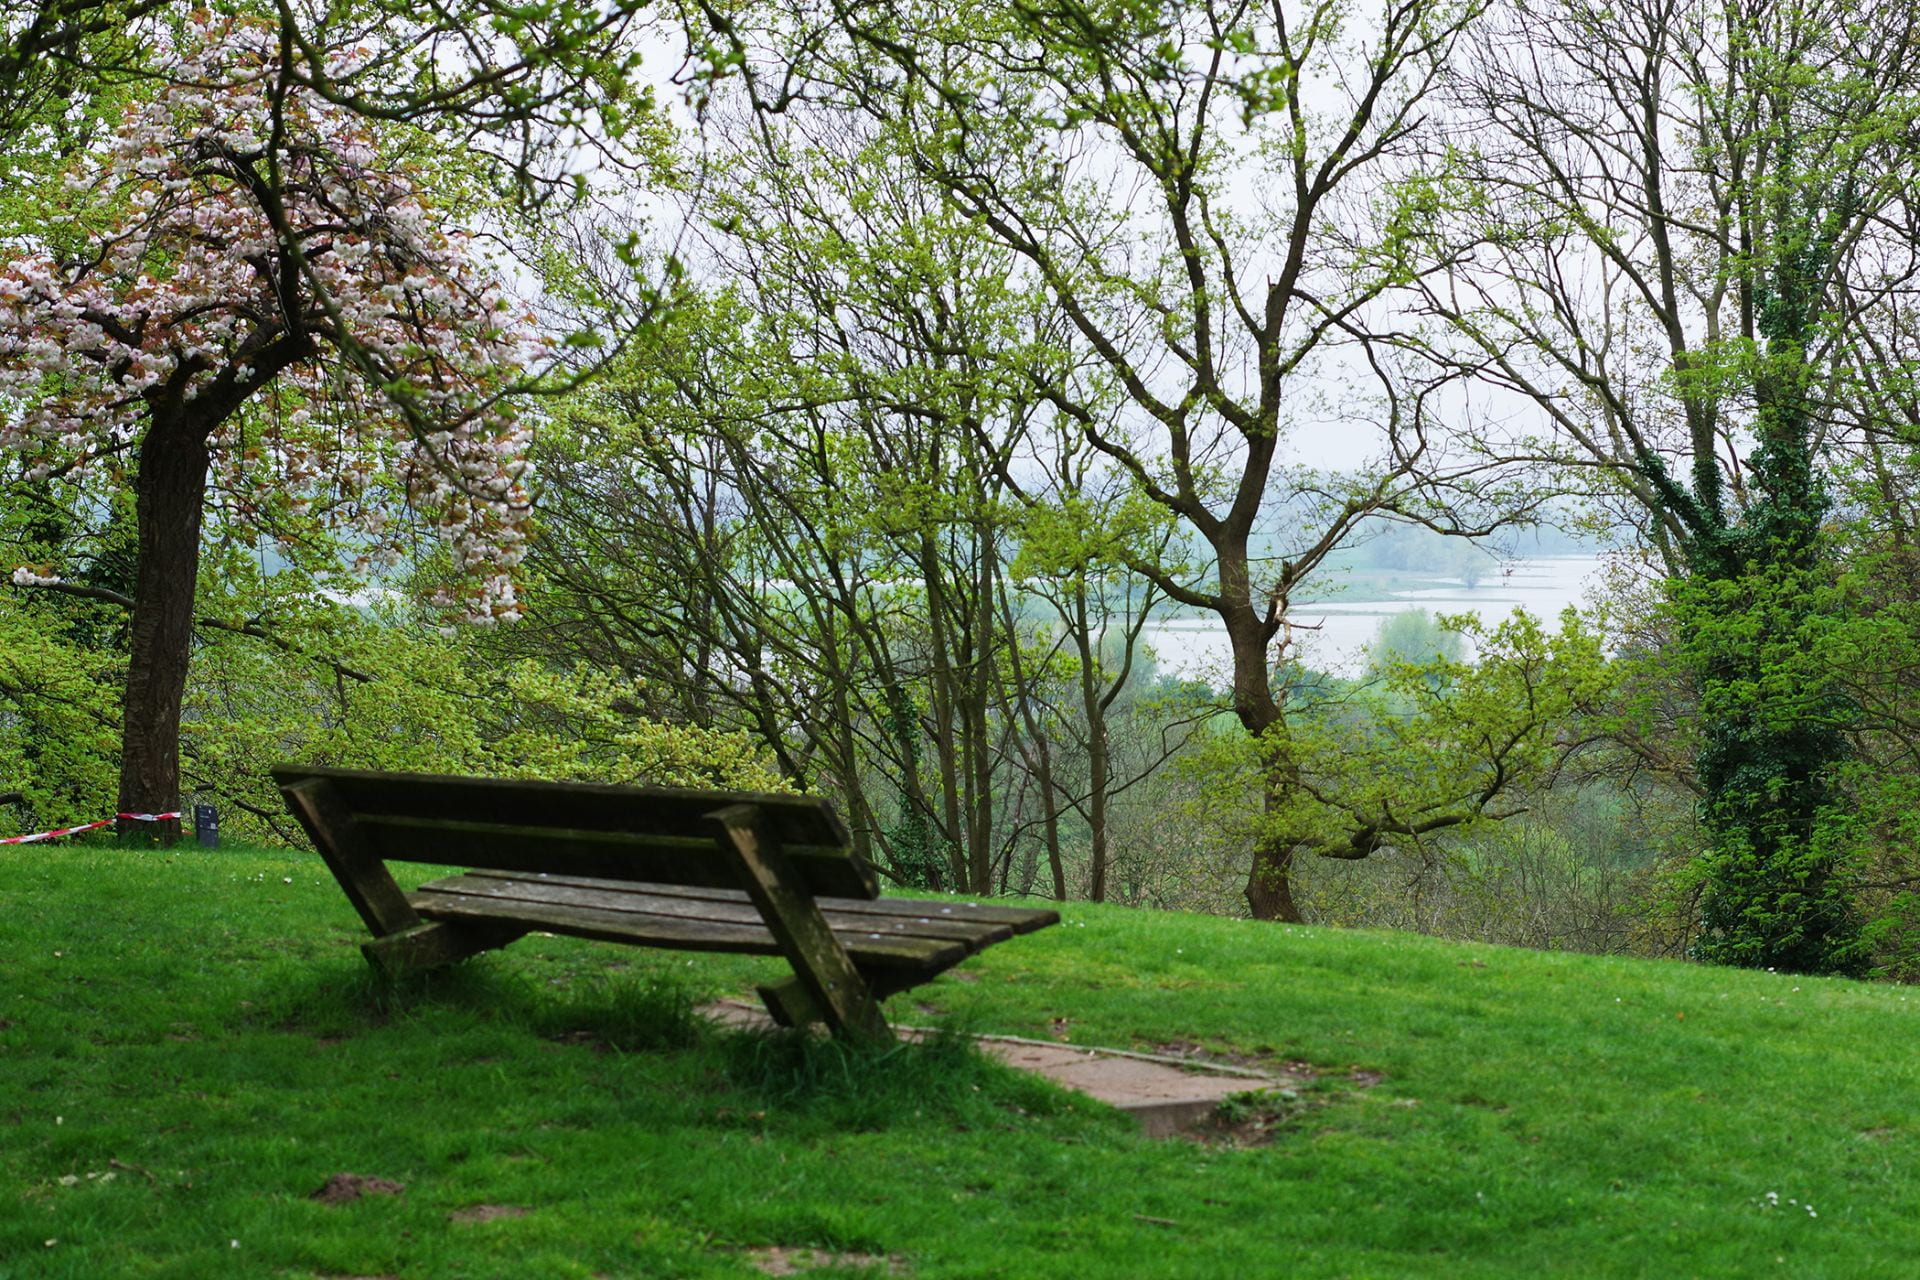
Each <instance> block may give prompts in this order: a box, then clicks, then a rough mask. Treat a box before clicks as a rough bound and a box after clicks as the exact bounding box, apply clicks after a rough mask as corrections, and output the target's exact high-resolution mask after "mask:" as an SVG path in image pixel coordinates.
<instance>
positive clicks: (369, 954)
mask: <svg viewBox="0 0 1920 1280" xmlns="http://www.w3.org/2000/svg"><path fill="white" fill-rule="evenodd" d="M526 932H527V930H526V929H525V928H523V927H521V926H519V925H514V924H504V923H500V922H497V921H496V922H481V921H472V922H469V923H465V924H461V923H456V922H454V921H451V920H434V921H429V922H428V923H426V924H420V925H416V926H414V927H413V928H411V929H403V930H401V931H400V932H399V933H390V934H388V935H387V936H386V937H384V938H375V939H374V940H373V941H372V942H365V943H362V944H361V945H360V954H361V955H363V956H365V957H366V958H367V963H369V964H371V965H372V966H373V967H374V968H375V969H378V970H379V971H380V972H381V973H382V974H384V975H386V976H387V977H389V978H398V977H400V976H402V975H404V974H408V973H418V972H420V971H422V970H426V969H437V968H439V967H441V966H442V965H448V964H452V963H454V962H455V961H458V960H465V959H466V958H467V957H469V956H473V955H478V954H479V953H480V952H482V951H491V950H493V949H494V948H496V947H504V946H506V945H507V944H508V943H509V942H512V941H513V940H514V939H515V938H519V937H521V936H523V935H524V934H525V933H526Z"/></svg>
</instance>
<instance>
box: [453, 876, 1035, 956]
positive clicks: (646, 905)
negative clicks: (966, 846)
mask: <svg viewBox="0 0 1920 1280" xmlns="http://www.w3.org/2000/svg"><path fill="white" fill-rule="evenodd" d="M420 892H422V893H464V894H468V895H470V896H472V897H476V898H498V899H514V900H520V901H526V902H543V903H552V904H554V905H556V906H563V907H591V908H595V909H598V910H603V911H639V912H645V913H647V914H651V915H663V916H679V917H681V918H683V919H688V920H720V921H726V922H729V923H733V924H758V923H760V922H761V916H760V910H759V908H757V907H755V906H754V905H753V903H752V901H751V900H749V899H748V897H747V895H746V894H745V893H744V892H740V891H735V892H733V893H732V894H730V895H727V896H725V897H722V896H720V891H718V890H700V891H698V892H696V893H687V892H683V891H681V890H678V889H676V888H675V887H674V886H672V885H657V884H649V885H641V884H627V883H621V882H620V881H615V880H600V881H595V882H594V884H593V887H591V888H588V887H586V886H584V885H581V884H577V883H565V882H561V881H555V880H550V879H547V878H546V877H543V876H539V875H532V876H528V875H514V876H503V875H460V876H448V877H446V878H444V879H440V880H434V881H431V882H429V883H427V884H423V885H421V886H420ZM815 901H816V902H818V903H819V905H820V914H821V915H822V917H824V918H825V920H826V921H827V923H828V924H829V925H831V926H832V928H833V931H834V932H835V933H837V934H841V935H843V936H852V935H854V934H859V933H882V934H893V935H899V936H904V937H920V938H945V939H950V940H952V941H955V942H960V943H963V944H965V945H966V947H967V949H968V950H969V951H978V950H980V949H981V948H982V947H986V946H991V945H992V944H993V943H996V942H1004V941H1006V940H1007V939H1008V938H1011V937H1012V936H1013V930H1012V929H1011V928H1009V927H1008V926H1007V925H1004V924H998V923H995V922H992V921H984V920H955V919H951V918H948V917H915V916H900V915H882V914H878V913H872V912H858V911H836V910H834V909H833V908H832V907H831V906H830V904H831V903H833V902H837V901H845V899H831V898H819V899H815ZM859 905H866V904H859Z"/></svg>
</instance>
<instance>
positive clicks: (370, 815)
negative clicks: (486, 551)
mask: <svg viewBox="0 0 1920 1280" xmlns="http://www.w3.org/2000/svg"><path fill="white" fill-rule="evenodd" d="M272 772H273V777H274V781H276V782H277V783H279V785H280V789H281V791H282V792H283V793H286V794H287V796H288V799H289V801H290V802H292V801H293V800H294V799H295V791H294V789H296V788H304V787H305V786H306V785H308V784H313V783H320V784H324V785H323V788H322V789H323V790H324V791H325V792H326V793H328V795H329V797H330V803H329V804H327V805H326V806H325V807H324V810H321V811H316V810H315V808H314V807H313V806H311V805H308V806H304V807H303V806H301V805H298V804H293V805H292V807H293V809H294V812H295V813H298V814H301V818H302V821H303V822H305V823H307V825H308V827H309V833H310V834H312V835H314V836H315V838H316V840H318V839H319V837H320V835H321V833H320V832H318V831H313V830H312V827H313V826H314V824H315V822H316V821H317V822H321V823H326V824H330V825H336V826H340V827H344V828H347V829H343V830H336V831H333V832H331V833H330V835H331V837H332V838H333V839H334V840H335V842H336V843H349V842H350V843H351V844H353V845H356V846H359V847H362V848H364V849H366V850H367V851H368V852H369V853H370V854H372V855H373V856H375V857H378V858H380V859H381V860H383V861H393V862H431V863H438V864H442V865H449V866H462V867H481V868H485V869H487V870H493V871H531V872H540V871H545V872H548V873H551V874H554V875H577V876H594V877H598V878H600V879H605V880H640V881H649V882H652V883H655V884H674V885H687V886H692V887H698V888H715V889H733V888H738V887H739V872H738V871H737V870H736V868H735V865H734V863H733V862H732V861H731V860H729V859H726V858H723V857H721V856H720V852H719V850H718V849H717V848H716V847H715V845H714V834H713V830H712V827H711V825H710V824H709V822H708V821H707V817H708V815H709V814H712V813H714V812H716V811H718V810H721V809H726V808H729V807H730V806H734V805H741V804H750V805H753V806H754V807H756V808H757V809H758V810H759V811H760V815H761V822H762V824H763V826H764V829H765V830H766V832H767V834H768V835H769V836H770V837H771V838H772V839H774V840H775V841H777V842H778V843H779V845H780V848H781V849H782V851H783V852H784V853H785V854H786V856H787V858H788V860H789V861H790V862H791V863H792V865H793V868H794V870H795V871H796V872H797V873H798V874H799V876H800V878H801V879H802V880H803V881H804V883H805V884H806V886H807V887H808V888H809V889H810V890H812V892H813V893H814V894H816V895H818V896H822V897H832V898H876V897H878V896H879V895H880V886H879V882H878V880H877V878H876V877H875V876H874V873H873V869H872V868H871V867H869V866H868V865H867V864H866V863H865V862H864V861H863V860H861V859H860V858H857V857H855V856H854V855H853V852H852V850H851V849H850V848H849V840H848V836H847V829H846V827H845V826H844V825H843V824H842V823H841V821H840V818H839V815H837V814H835V813H834V811H833V807H832V806H831V805H829V804H828V803H827V802H826V801H825V800H819V799H814V798H812V797H808V796H790V795H769V794H765V793H759V792H743V791H700V790H692V789H685V788H679V787H614V786H605V785H600V784H595V783H578V782H517V781H504V780H501V779H497V778H457V777H445V776H442V775H438V774H427V773H373V772H367V771H364V770H358V769H326V768H316V767H310V766H305V765H279V766H276V767H275V768H274V769H273V771H272ZM303 808H304V810H305V811H304V812H303Z"/></svg>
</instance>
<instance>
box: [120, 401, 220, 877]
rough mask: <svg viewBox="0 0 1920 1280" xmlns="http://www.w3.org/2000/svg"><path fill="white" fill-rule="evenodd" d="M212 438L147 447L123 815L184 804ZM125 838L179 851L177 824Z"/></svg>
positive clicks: (123, 755)
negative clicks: (184, 731) (185, 729)
mask: <svg viewBox="0 0 1920 1280" xmlns="http://www.w3.org/2000/svg"><path fill="white" fill-rule="evenodd" d="M207 462H208V451H207V437H206V435H205V433H204V432H199V431H195V430H193V429H192V428H190V427H182V426H181V425H179V424H168V425H167V426H165V427H163V426H161V425H160V424H159V423H156V424H155V425H154V426H153V427H152V428H151V429H150V430H149V431H148V432H147V437H146V439H145V440H144V441H143V442H142V443H141V446H140V461H139V473H138V475H137V476H136V477H135V479H134V518H135V521H136V523H137V524H138V526H139V531H140V561H139V565H138V567H137V569H136V571H135V574H134V588H133V619H132V623H131V626H130V628H129V630H130V632H131V651H130V653H129V656H128V663H127V689H126V696H125V699H124V701H123V702H122V705H121V726H120V811H121V812H122V813H165V812H168V811H171V810H174V809H178V808H179V807H180V701H181V698H182V696H183V695H184V694H185V692H186V687H187V664H188V662H189V661H190V660H191V658H192V655H193V603H194V591H195V588H196V587H197V585H198V582H199V576H200V519H201V513H202V509H203V507H204V505H205V502H206V493H207ZM120 833H121V835H122V836H123V837H130V838H134V839H139V840H152V839H156V838H157V839H159V840H162V841H164V842H166V843H169V844H171V843H172V842H173V841H174V840H175V839H177V838H178V837H179V834H180V824H179V821H178V820H177V819H176V820H173V821H169V822H163V823H153V822H122V823H121V824H120Z"/></svg>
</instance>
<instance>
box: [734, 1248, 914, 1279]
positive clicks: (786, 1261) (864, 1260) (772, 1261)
mask: <svg viewBox="0 0 1920 1280" xmlns="http://www.w3.org/2000/svg"><path fill="white" fill-rule="evenodd" d="M745 1256H746V1259H747V1265H748V1266H750V1267H752V1268H753V1269H754V1270H755V1271H758V1272H759V1273H760V1274H761V1275H767V1276H798V1275H805V1274H806V1273H807V1272H809V1271H816V1270H818V1269H820V1268H821V1267H867V1268H874V1269H878V1270H880V1272H881V1274H883V1275H889V1276H904V1275H906V1274H907V1261H906V1259H905V1258H902V1257H901V1256H900V1255H899V1254H880V1253H834V1252H832V1251H831V1250H828V1249H809V1248H804V1247H802V1248H789V1247H788V1246H786V1245H779V1244H775V1245H768V1246H767V1247H766V1248H764V1249H748V1250H747V1251H746V1255H745Z"/></svg>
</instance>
